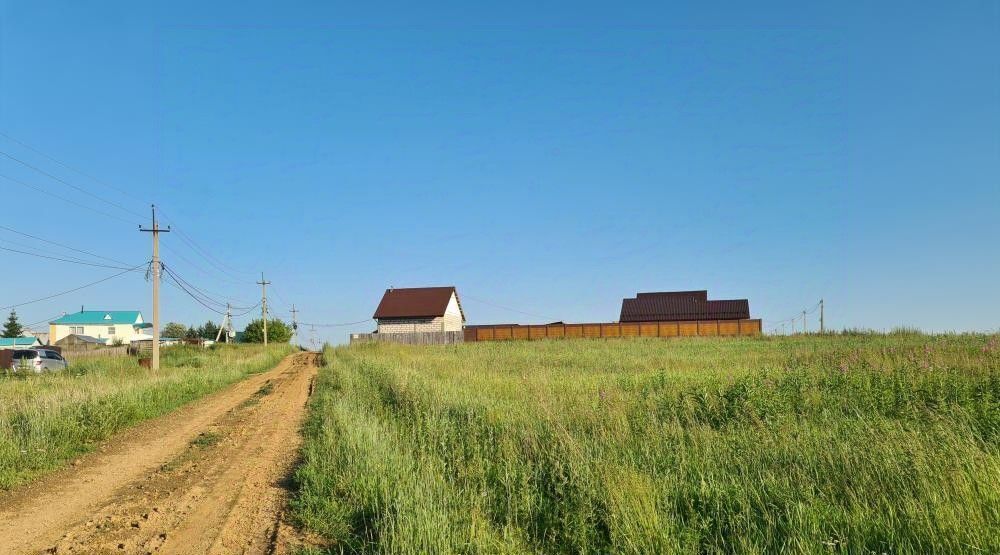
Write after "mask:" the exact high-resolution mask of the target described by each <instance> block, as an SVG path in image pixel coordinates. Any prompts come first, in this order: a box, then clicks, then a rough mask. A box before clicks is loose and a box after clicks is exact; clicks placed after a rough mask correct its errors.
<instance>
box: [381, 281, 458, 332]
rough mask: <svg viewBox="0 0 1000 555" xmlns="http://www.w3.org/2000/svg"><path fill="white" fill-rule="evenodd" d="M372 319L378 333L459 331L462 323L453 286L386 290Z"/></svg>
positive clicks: (456, 293)
mask: <svg viewBox="0 0 1000 555" xmlns="http://www.w3.org/2000/svg"><path fill="white" fill-rule="evenodd" d="M374 318H375V320H376V321H377V322H378V333H380V334H382V333H415V332H428V331H462V328H463V326H464V325H465V313H464V312H463V311H462V303H461V302H460V301H459V300H458V292H457V291H456V290H455V288H454V287H412V288H405V289H386V290H385V295H383V296H382V301H381V302H380V303H379V304H378V308H377V309H375V315H374Z"/></svg>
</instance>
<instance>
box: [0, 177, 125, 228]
mask: <svg viewBox="0 0 1000 555" xmlns="http://www.w3.org/2000/svg"><path fill="white" fill-rule="evenodd" d="M0 177H2V178H4V179H6V180H8V181H13V182H14V183H17V184H18V185H22V186H24V187H27V188H29V189H33V190H35V191H38V192H39V193H42V194H45V195H49V196H50V197H52V198H56V199H59V200H61V201H63V202H67V203H69V204H72V205H74V206H79V207H80V208H84V209H86V210H90V211H91V212H94V213H97V214H100V215H102V216H107V217H109V218H114V219H116V220H118V221H121V222H125V223H127V224H136V223H137V222H135V221H131V220H126V219H125V218H122V217H121V216H118V215H115V214H111V213H109V212H105V211H103V210H98V209H97V208H94V207H93V206H88V205H86V204H81V203H79V202H77V201H75V200H73V199H68V198H66V197H63V196H60V195H57V194H55V193H53V192H51V191H46V190H45V189H43V188H41V187H38V186H37V185H32V184H30V183H25V182H24V181H21V180H20V179H15V178H13V177H11V176H9V175H4V174H2V173H0Z"/></svg>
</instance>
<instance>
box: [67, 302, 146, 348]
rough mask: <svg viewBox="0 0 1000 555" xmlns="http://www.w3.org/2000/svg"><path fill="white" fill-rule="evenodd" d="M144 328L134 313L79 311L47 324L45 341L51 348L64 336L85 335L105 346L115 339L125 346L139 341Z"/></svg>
mask: <svg viewBox="0 0 1000 555" xmlns="http://www.w3.org/2000/svg"><path fill="white" fill-rule="evenodd" d="M147 327H149V325H148V324H146V323H145V322H144V321H143V319H142V313H141V312H139V311H138V310H81V311H80V312H74V313H71V314H66V315H64V316H62V317H61V318H57V319H55V320H53V321H52V322H49V342H50V343H52V344H53V345H55V344H57V343H58V342H59V340H61V339H63V338H64V337H66V336H68V335H89V336H91V337H96V338H98V339H102V340H104V341H105V343H106V344H108V345H110V344H111V343H113V342H115V341H116V340H120V341H121V342H123V343H125V344H128V343H130V342H131V341H133V340H135V339H142V337H143V336H144V334H143V333H142V330H143V329H145V328H147Z"/></svg>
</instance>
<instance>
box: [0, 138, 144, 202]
mask: <svg viewBox="0 0 1000 555" xmlns="http://www.w3.org/2000/svg"><path fill="white" fill-rule="evenodd" d="M0 137H4V138H6V139H7V140H9V141H11V142H14V143H17V144H19V145H21V146H22V147H24V148H26V149H28V150H30V151H31V152H34V153H35V154H38V155H39V156H42V157H43V158H47V159H48V160H50V161H52V162H55V163H56V164H59V165H60V166H62V167H64V168H66V169H67V170H69V171H71V172H75V173H78V174H80V175H82V176H84V177H86V178H87V179H90V180H91V181H93V182H95V183H99V184H101V185H104V186H105V187H107V188H109V189H112V190H114V191H116V192H118V193H121V194H123V195H125V196H128V197H131V198H133V199H135V200H138V201H142V202H145V201H143V199H141V198H139V197H137V196H135V195H133V194H132V193H130V192H128V191H126V190H124V189H119V188H118V187H115V186H114V185H109V184H108V183H107V182H105V181H101V180H100V179H98V178H96V177H94V176H92V175H90V174H88V173H86V172H84V171H83V170H80V169H77V168H74V167H73V166H70V165H69V164H67V163H65V162H62V161H60V160H58V159H57V158H55V157H54V156H51V155H49V154H46V153H44V152H42V151H40V150H38V149H37V148H35V147H33V146H31V145H29V144H26V143H24V142H23V141H21V140H19V139H17V138H15V137H12V136H10V135H8V134H7V133H4V132H3V131H0Z"/></svg>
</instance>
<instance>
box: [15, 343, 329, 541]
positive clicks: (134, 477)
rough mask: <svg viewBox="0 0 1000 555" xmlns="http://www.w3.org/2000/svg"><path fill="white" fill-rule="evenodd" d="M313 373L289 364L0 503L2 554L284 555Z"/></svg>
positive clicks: (129, 435) (293, 359)
mask: <svg viewBox="0 0 1000 555" xmlns="http://www.w3.org/2000/svg"><path fill="white" fill-rule="evenodd" d="M317 363H318V355H316V354H313V353H299V354H295V355H292V356H290V357H288V358H287V359H285V360H284V361H283V362H282V363H281V364H280V365H279V366H278V367H276V368H275V369H273V370H271V371H269V372H265V373H263V374H258V375H255V376H252V377H251V378H249V379H247V380H244V381H242V382H240V383H238V384H236V385H234V386H232V387H230V388H229V389H227V390H225V391H222V392H220V393H217V394H215V395H211V396H209V397H207V398H205V399H202V400H201V401H198V402H196V403H193V404H191V405H188V406H187V407H185V408H183V409H181V410H179V411H176V412H174V413H171V414H169V415H166V416H164V417H161V418H158V419H156V420H153V421H150V422H147V423H145V424H142V425H140V426H138V427H136V428H134V429H132V430H130V431H128V432H126V433H124V434H122V435H121V436H120V437H118V438H116V439H114V440H113V441H111V442H109V443H108V446H107V447H105V448H104V449H102V450H99V451H97V452H95V453H92V454H90V455H88V456H86V457H83V458H81V459H80V460H79V461H77V462H76V464H74V465H72V466H71V467H69V468H67V469H65V470H62V471H60V472H57V473H55V474H53V475H51V476H49V477H48V478H46V479H43V480H41V481H40V482H38V483H36V484H34V485H33V486H31V487H28V488H24V489H21V490H18V491H15V492H12V493H9V494H6V495H3V496H0V554H8V553H11V554H14V553H17V554H22V553H102V554H104V553H141V554H147V553H149V554H152V553H157V554H188V553H190V554H195V553H197V554H202V553H210V554H229V553H242V554H261V553H284V552H286V551H287V549H288V541H287V540H288V538H290V537H291V534H290V533H289V529H288V528H287V526H285V525H284V524H283V522H282V514H283V511H284V507H285V504H286V502H287V495H288V489H287V487H286V486H287V479H288V476H289V474H290V472H291V470H292V468H293V466H294V463H295V457H296V456H297V453H298V448H299V445H300V441H301V439H300V436H299V433H298V431H299V426H300V425H301V423H302V419H303V418H304V415H305V404H306V401H307V400H308V398H309V394H310V389H311V384H312V380H313V378H314V376H315V373H316V368H317V366H318V364H317Z"/></svg>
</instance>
